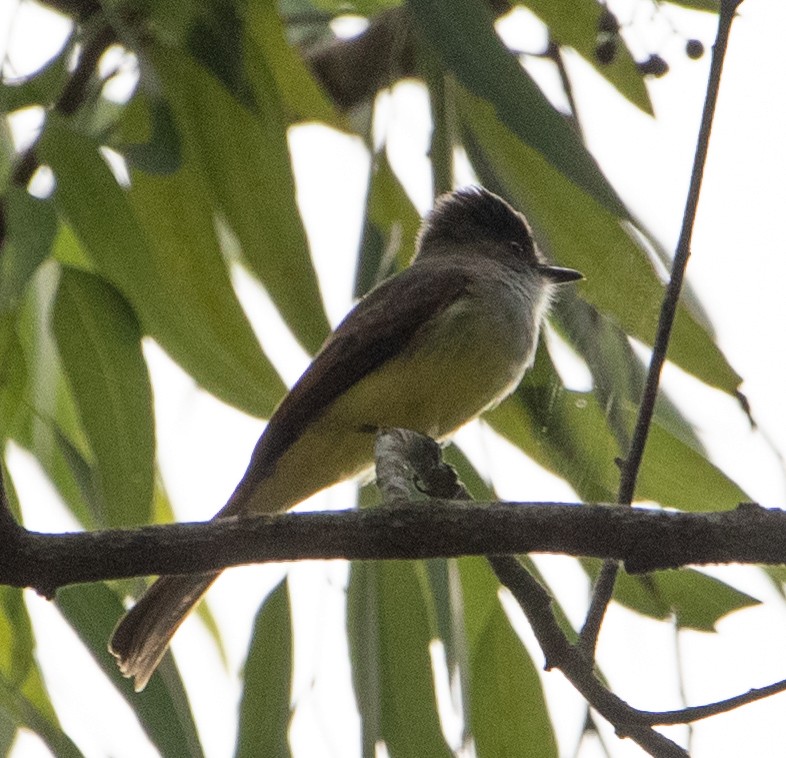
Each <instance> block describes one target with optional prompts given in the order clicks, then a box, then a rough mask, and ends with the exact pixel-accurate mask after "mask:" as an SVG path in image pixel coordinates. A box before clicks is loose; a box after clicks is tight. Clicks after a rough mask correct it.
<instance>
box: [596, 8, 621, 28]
mask: <svg viewBox="0 0 786 758" xmlns="http://www.w3.org/2000/svg"><path fill="white" fill-rule="evenodd" d="M619 30H620V22H619V21H617V17H616V16H615V15H614V14H613V13H612V12H611V11H610V10H609V9H608V8H604V9H603V12H602V13H601V14H600V18H599V19H598V32H600V33H604V32H605V33H606V34H616V33H617V32H618V31H619Z"/></svg>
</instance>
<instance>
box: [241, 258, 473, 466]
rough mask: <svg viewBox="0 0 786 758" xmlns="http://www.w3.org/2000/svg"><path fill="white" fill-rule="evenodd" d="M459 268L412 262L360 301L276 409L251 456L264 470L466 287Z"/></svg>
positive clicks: (398, 350) (464, 274) (396, 352)
mask: <svg viewBox="0 0 786 758" xmlns="http://www.w3.org/2000/svg"><path fill="white" fill-rule="evenodd" d="M468 283H469V279H468V275H467V274H466V272H465V271H463V270H462V269H461V268H459V267H455V266H445V265H431V264H430V262H428V263H427V262H422V263H420V264H416V265H414V266H412V267H410V268H408V269H406V270H404V271H402V272H401V273H400V274H398V275H397V276H395V277H393V278H391V279H388V280H387V281H385V282H383V283H382V284H380V285H379V286H378V287H376V288H375V289H374V290H372V291H371V292H370V293H369V294H368V295H367V296H366V297H365V298H364V299H363V300H361V301H360V302H359V303H358V304H357V305H356V306H355V308H354V309H353V310H352V311H351V312H350V313H349V315H348V316H347V317H346V318H345V319H344V321H342V322H341V324H340V325H339V326H338V327H337V328H336V331H335V332H334V333H333V334H332V335H331V336H330V337H329V338H328V339H327V341H326V342H325V344H324V345H323V347H322V349H321V350H320V352H319V353H318V354H317V356H316V357H315V358H314V360H313V362H312V363H311V365H310V366H309V367H308V369H306V371H305V373H304V374H303V375H302V376H301V377H300V379H299V380H298V382H297V383H296V384H295V386H294V387H293V388H292V390H291V391H290V392H289V394H288V395H287V396H286V397H285V398H284V399H283V401H282V402H281V405H279V407H278V408H277V409H276V412H275V413H274V414H273V416H272V418H271V419H270V422H269V423H268V425H267V428H266V429H265V432H264V434H263V435H262V437H261V438H260V440H259V442H258V443H257V446H256V448H255V450H254V453H253V455H252V458H251V464H250V466H249V471H251V470H252V469H253V470H254V474H255V475H265V474H266V473H267V472H268V471H270V470H271V469H272V467H273V466H274V465H275V463H276V461H277V460H278V459H279V457H280V456H281V455H282V454H283V453H284V452H285V451H286V450H287V449H288V448H289V446H290V445H292V444H293V443H294V442H295V441H296V440H297V439H298V437H300V435H301V434H302V433H303V432H304V431H305V429H306V428H307V427H308V426H309V424H310V423H311V422H312V421H313V420H314V419H316V418H318V417H319V415H320V414H321V413H323V412H324V411H325V410H326V409H327V408H328V406H329V405H330V404H331V403H332V402H333V401H334V400H335V399H336V398H337V397H339V396H340V395H342V394H343V393H344V392H346V390H347V389H349V388H350V387H351V386H352V385H354V384H355V383H357V382H358V381H360V380H361V379H362V378H363V377H365V376H367V375H368V374H370V373H372V372H373V371H374V370H375V369H377V368H379V367H380V366H381V365H382V364H383V363H385V362H386V361H388V360H390V359H391V358H394V357H395V356H397V355H398V354H400V353H401V352H402V350H403V349H404V348H405V347H406V346H407V345H408V344H409V342H410V340H411V339H412V338H413V336H414V335H415V334H416V333H417V332H418V330H419V329H421V327H423V325H424V324H425V323H426V322H427V321H429V320H430V319H431V318H432V317H433V316H434V315H436V314H437V313H440V312H441V311H443V310H444V309H445V308H447V307H448V306H449V305H450V304H451V303H453V302H455V301H456V299H457V298H459V297H460V296H461V295H463V294H465V293H466V292H467V288H468Z"/></svg>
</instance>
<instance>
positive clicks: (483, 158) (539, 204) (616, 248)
mask: <svg viewBox="0 0 786 758" xmlns="http://www.w3.org/2000/svg"><path fill="white" fill-rule="evenodd" d="M458 107H459V111H460V113H461V115H462V118H463V120H464V123H465V124H466V126H467V128H468V133H467V135H466V139H465V144H466V146H467V149H468V152H469V155H470V158H471V160H472V162H473V165H474V167H475V169H476V171H477V172H478V175H479V176H480V178H481V179H482V180H483V182H484V184H486V186H488V187H489V188H491V189H497V190H498V191H502V192H503V194H507V195H508V196H509V197H510V199H511V200H512V201H513V203H514V204H515V205H516V206H517V207H519V208H520V209H522V210H523V211H524V212H525V214H526V215H527V218H528V219H529V221H530V223H531V224H532V226H533V229H534V231H535V234H536V236H537V237H538V241H539V242H540V243H541V246H542V247H543V248H544V250H545V251H546V252H547V253H549V254H550V255H551V256H552V257H553V258H555V259H556V260H558V261H559V262H560V263H561V264H563V265H566V266H571V267H573V268H577V269H578V270H579V271H581V272H582V273H583V274H584V275H585V277H586V281H584V282H581V283H580V284H579V285H577V287H578V292H579V294H580V295H581V296H582V297H583V298H585V299H586V300H587V301H588V302H590V303H591V304H592V305H594V306H595V307H596V308H597V309H598V310H599V311H601V312H602V313H605V314H608V315H609V316H610V317H611V318H613V319H614V320H615V322H616V323H617V324H618V325H619V326H620V327H621V328H622V329H623V330H624V331H625V332H626V333H627V334H629V335H630V336H633V337H636V338H637V339H639V340H641V341H642V342H644V343H645V344H647V345H651V344H652V342H653V339H654V336H655V330H656V327H657V323H658V315H659V313H660V305H661V301H662V299H663V284H662V283H661V281H660V280H659V279H658V277H657V276H656V274H655V270H654V268H653V266H652V264H651V263H650V262H649V260H648V259H647V255H646V254H645V252H644V250H643V249H641V248H640V247H638V245H637V244H636V242H635V241H634V239H633V237H632V236H631V235H629V234H628V233H626V232H625V230H624V227H623V222H624V221H626V214H625V213H615V212H611V211H609V210H607V209H606V208H604V207H603V206H602V205H601V204H600V203H598V202H596V201H595V200H594V199H593V198H592V197H591V196H590V195H588V194H587V193H585V192H582V191H581V190H580V189H579V188H577V187H576V186H575V185H573V184H571V182H569V181H566V179H565V177H564V176H562V175H560V174H559V173H558V172H557V171H554V169H553V168H552V167H551V166H550V165H549V164H548V163H546V161H544V160H543V158H542V157H541V156H540V155H539V154H538V153H537V152H535V151H534V150H532V149H531V148H530V147H528V146H527V145H525V144H523V143H522V142H521V141H520V140H518V139H516V137H515V136H514V135H513V134H512V133H511V132H510V131H509V130H508V129H507V128H506V127H505V126H504V125H503V124H502V123H501V122H500V121H499V120H498V119H497V117H496V116H495V114H494V112H493V110H492V109H491V107H489V105H488V104H487V103H485V102H484V101H482V100H481V99H479V98H477V97H474V96H473V95H472V94H471V93H469V92H464V93H463V96H462V97H461V98H459V99H458ZM495 185H501V186H499V187H495ZM668 357H669V359H670V360H671V361H673V362H674V363H676V364H677V365H678V366H680V367H681V368H683V369H684V370H685V371H688V372H690V373H692V374H693V375H694V376H696V377H698V378H699V379H701V380H702V381H703V382H705V383H707V384H709V385H710V386H712V387H717V388H719V389H722V390H724V391H725V392H728V393H729V394H731V395H734V394H735V393H736V391H737V388H738V387H739V385H740V382H741V379H740V376H739V375H738V374H737V373H736V372H735V371H734V369H732V368H731V366H730V365H729V363H728V362H727V361H726V359H725V357H724V356H723V353H722V352H721V350H720V349H719V348H718V346H717V345H715V343H714V342H713V340H712V337H711V336H710V335H709V334H708V332H707V330H706V329H705V328H704V327H703V326H701V325H700V324H699V323H698V322H697V321H696V320H695V319H694V317H693V316H691V314H690V313H689V312H688V310H687V308H685V307H684V306H682V305H681V306H680V307H679V309H678V311H677V317H676V321H675V325H674V331H673V333H672V338H671V341H670V344H669V354H668Z"/></svg>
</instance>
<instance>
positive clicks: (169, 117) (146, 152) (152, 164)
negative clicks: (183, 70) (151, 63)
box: [112, 92, 182, 174]
mask: <svg viewBox="0 0 786 758" xmlns="http://www.w3.org/2000/svg"><path fill="white" fill-rule="evenodd" d="M112 147H114V148H115V149H117V150H118V152H120V153H122V155H123V157H124V158H125V159H126V161H128V163H129V165H131V166H133V167H134V168H136V169H139V170H141V171H146V172H147V173H149V174H171V173H173V172H175V171H177V169H178V168H179V167H180V165H181V163H182V151H181V144H180V135H179V133H178V131H177V125H176V124H175V119H174V114H173V113H172V110H171V108H170V107H169V104H168V103H167V102H166V100H164V98H162V97H160V96H158V97H157V96H152V97H148V96H147V95H146V94H145V93H144V92H137V94H136V96H135V97H134V98H133V100H131V102H130V103H128V105H127V106H126V107H125V109H124V111H123V114H122V119H120V121H119V123H118V129H117V138H116V141H115V142H113V144H112Z"/></svg>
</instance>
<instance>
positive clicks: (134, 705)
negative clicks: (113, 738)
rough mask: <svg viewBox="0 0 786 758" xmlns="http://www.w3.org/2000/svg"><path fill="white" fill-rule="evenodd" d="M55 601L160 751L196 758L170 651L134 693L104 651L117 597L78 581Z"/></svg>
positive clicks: (118, 609) (198, 752)
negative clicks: (148, 679) (141, 686)
mask: <svg viewBox="0 0 786 758" xmlns="http://www.w3.org/2000/svg"><path fill="white" fill-rule="evenodd" d="M55 602H56V603H57V607H58V608H59V609H60V611H61V612H62V614H63V615H64V616H65V618H66V620H67V621H68V623H69V624H70V625H71V626H72V627H73V629H74V631H75V632H76V633H77V634H78V635H79V638H80V639H81V640H82V642H83V643H84V644H85V646H86V647H87V649H88V650H89V651H90V653H91V654H92V656H93V658H94V659H95V661H96V663H98V665H99V666H100V667H101V670H102V671H103V672H104V674H106V676H107V677H108V678H109V680H110V681H111V682H112V684H114V685H115V687H116V688H117V689H118V690H119V691H120V694H121V695H122V696H123V697H124V698H125V700H126V701H127V702H128V704H129V705H130V706H131V709H132V710H133V711H134V713H135V714H136V717H137V718H138V719H139V723H140V725H141V726H142V729H144V731H145V733H146V734H147V736H148V737H149V738H150V740H151V742H152V743H153V744H154V745H155V746H156V747H157V748H158V749H159V751H160V752H161V754H162V755H167V756H168V755H177V756H183V757H184V758H186V756H194V757H195V758H201V756H202V755H203V753H202V748H201V746H200V744H199V737H198V735H197V730H196V724H195V723H194V719H193V716H192V715H191V710H190V708H189V705H188V698H187V697H186V693H185V690H184V688H183V683H182V681H181V679H180V675H179V674H178V672H177V668H176V667H175V665H174V660H173V658H172V654H171V653H167V654H166V655H165V656H164V659H163V660H162V662H161V664H160V665H159V667H158V670H157V671H156V673H155V674H153V676H152V678H151V679H150V682H149V683H148V685H147V687H146V688H145V689H144V691H142V692H138V693H137V692H134V687H133V684H132V683H131V681H130V680H129V679H125V678H124V677H123V676H122V675H121V674H120V671H119V669H118V668H117V666H116V665H115V661H114V659H113V658H112V656H111V655H110V654H109V653H108V652H107V649H106V645H107V640H108V639H109V636H110V635H111V633H112V630H113V629H114V627H115V624H116V623H117V621H118V619H119V618H120V616H121V615H122V614H123V611H124V609H123V605H122V603H121V602H120V600H119V598H118V596H117V595H116V594H115V593H114V592H113V591H112V590H110V589H109V588H108V587H107V586H106V585H104V584H83V585H80V586H74V587H66V588H62V589H60V590H58V592H57V598H56V601H55Z"/></svg>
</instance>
